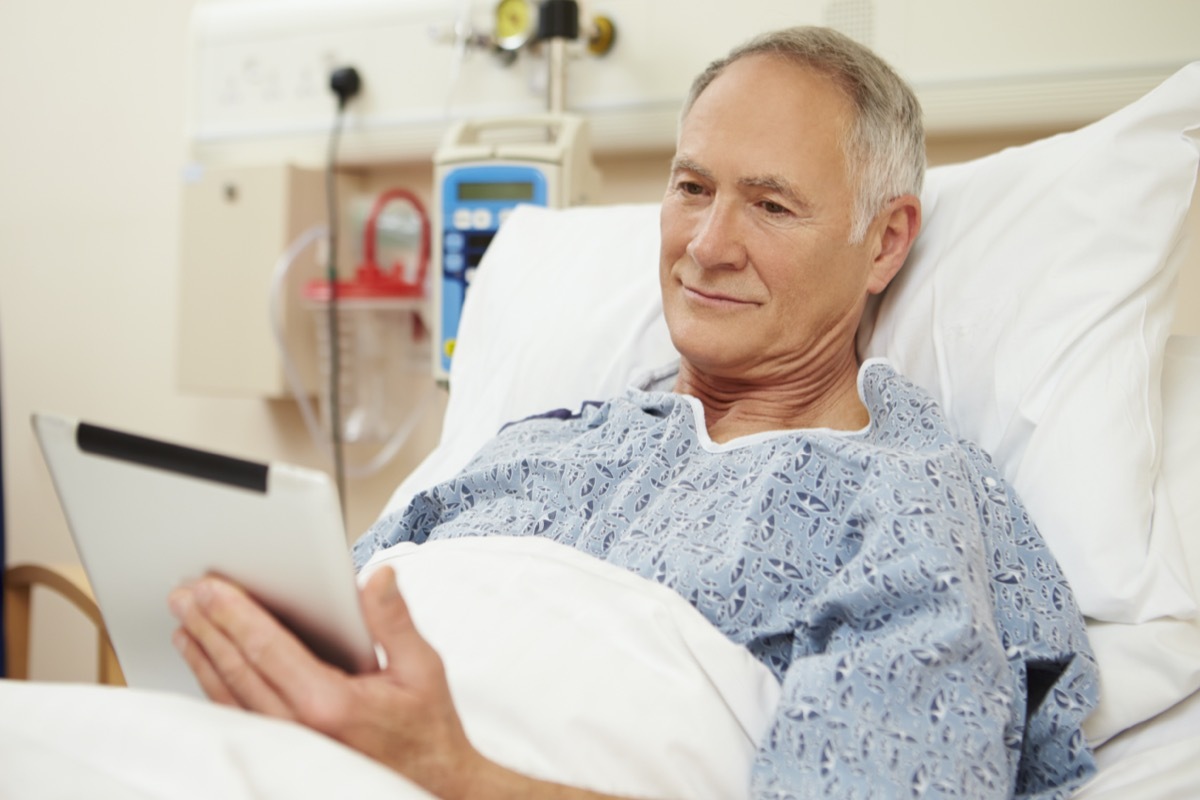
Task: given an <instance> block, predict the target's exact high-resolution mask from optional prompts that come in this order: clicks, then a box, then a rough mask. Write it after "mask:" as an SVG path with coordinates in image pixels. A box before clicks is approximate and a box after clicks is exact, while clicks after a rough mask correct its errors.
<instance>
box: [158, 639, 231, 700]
mask: <svg viewBox="0 0 1200 800" xmlns="http://www.w3.org/2000/svg"><path fill="white" fill-rule="evenodd" d="M171 643H172V644H174V645H175V649H176V650H178V651H179V655H181V656H183V660H184V661H186V662H187V665H188V668H189V669H191V671H192V674H193V675H195V676H196V681H197V682H198V683H199V684H200V688H201V689H203V690H204V694H205V695H207V696H208V699H209V700H212V701H213V702H214V703H220V704H221V705H226V706H238V707H240V706H241V703H239V702H238V701H237V698H236V697H234V696H233V693H232V692H230V691H229V687H228V686H226V685H225V682H224V681H223V680H221V676H220V675H218V674H217V670H216V668H215V667H213V665H212V662H211V661H209V660H208V654H207V653H205V652H204V648H202V647H201V646H200V645H199V644H197V643H196V640H195V639H193V638H192V637H191V634H189V633H188V632H187V630H186V629H184V628H178V629H177V630H176V631H175V633H174V635H172V637H171Z"/></svg>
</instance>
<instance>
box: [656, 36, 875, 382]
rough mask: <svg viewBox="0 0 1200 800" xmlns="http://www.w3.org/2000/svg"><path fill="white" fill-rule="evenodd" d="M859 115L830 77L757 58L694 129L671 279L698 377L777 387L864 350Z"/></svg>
mask: <svg viewBox="0 0 1200 800" xmlns="http://www.w3.org/2000/svg"><path fill="white" fill-rule="evenodd" d="M851 114H852V110H851V106H850V103H849V101H848V100H847V99H846V98H845V96H844V95H843V94H842V93H841V91H840V90H839V89H838V88H837V87H836V86H835V85H834V84H832V83H831V82H830V81H829V80H828V79H827V78H825V77H824V76H822V75H821V74H819V73H815V72H812V71H810V70H806V69H804V68H801V67H799V66H796V65H794V64H792V63H791V62H788V61H785V60H782V59H780V58H775V57H771V56H748V57H745V58H742V59H740V60H738V61H735V62H734V63H733V64H731V65H729V66H728V67H727V68H726V69H725V71H724V72H723V73H722V74H721V75H720V76H719V77H718V78H717V79H716V80H714V81H713V82H712V83H711V84H709V86H708V87H707V88H706V89H705V90H704V91H703V92H702V93H701V95H700V97H699V98H697V99H696V102H695V104H694V105H693V106H692V108H691V110H690V111H689V112H688V114H687V116H686V117H685V118H684V120H683V122H682V125H681V126H680V132H679V141H678V146H677V148H676V155H675V160H674V162H673V164H672V171H671V179H670V183H669V185H668V187H667V193H666V196H665V198H664V200H663V205H662V218H661V226H662V251H661V258H660V266H659V277H660V280H661V284H662V294H663V307H664V311H665V313H666V318H667V323H668V327H669V328H670V330H671V338H672V340H673V342H674V343H675V347H676V348H677V349H678V350H679V352H680V353H681V355H682V356H683V357H684V358H685V359H686V360H687V361H688V362H689V363H691V364H692V365H693V366H695V367H696V368H698V369H700V370H702V371H705V372H707V373H709V374H711V375H714V376H721V377H734V378H739V379H767V380H770V379H779V378H781V377H785V376H790V375H795V374H796V370H797V369H799V370H801V372H803V371H804V370H806V369H812V368H814V367H815V366H816V364H818V363H820V361H821V360H822V358H823V357H827V356H830V355H831V354H833V353H834V352H835V351H837V350H838V348H841V350H840V352H841V354H843V355H844V353H845V350H844V348H845V347H846V346H847V345H849V346H850V347H853V341H854V334H855V330H856V329H857V325H858V320H859V317H860V316H861V313H862V307H863V303H864V300H865V297H866V294H867V290H868V286H869V285H870V281H871V277H870V264H871V260H872V250H871V248H870V246H869V243H870V242H871V240H872V237H871V236H870V235H868V236H867V238H866V240H865V243H864V244H858V245H852V244H850V243H849V238H850V228H851V214H852V211H851V209H852V208H853V202H854V191H853V187H852V186H851V184H850V181H849V179H848V175H847V169H846V159H845V156H844V154H843V148H842V143H841V140H842V139H843V138H844V136H845V132H846V131H847V130H848V129H849V121H850V119H851ZM847 337H848V339H847Z"/></svg>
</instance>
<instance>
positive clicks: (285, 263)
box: [269, 225, 437, 479]
mask: <svg viewBox="0 0 1200 800" xmlns="http://www.w3.org/2000/svg"><path fill="white" fill-rule="evenodd" d="M327 236H328V228H326V227H325V226H324V225H314V226H313V227H311V228H309V229H308V230H306V231H304V232H303V233H301V234H300V235H299V236H297V237H296V238H295V240H293V241H292V243H291V244H290V245H288V247H287V249H286V250H285V251H284V252H283V253H282V254H281V255H280V256H279V258H278V259H276V261H275V268H274V270H273V271H272V273H271V291H270V297H269V305H270V307H269V316H270V320H271V332H272V333H273V334H274V335H275V343H276V345H278V347H279V354H280V358H281V360H282V362H283V374H284V377H285V378H286V379H287V382H288V385H289V386H290V387H291V390H292V395H293V396H294V397H295V398H296V404H297V405H298V406H300V416H301V417H302V418H303V420H304V427H305V428H307V429H308V433H309V436H311V437H312V440H313V443H314V444H315V445H316V446H317V449H318V451H319V452H320V453H321V455H322V456H323V457H324V458H325V459H327V460H328V459H332V458H333V453H332V451H331V449H330V443H329V439H328V438H327V437H326V436H325V433H324V431H322V430H321V423H320V422H319V421H318V420H317V415H316V412H315V411H314V410H313V406H312V403H311V402H309V399H308V392H307V390H306V389H305V387H304V383H303V381H302V380H301V379H300V373H299V371H298V370H297V369H296V364H295V362H294V361H292V358H291V353H290V351H289V350H288V347H287V340H286V337H285V335H284V329H283V297H284V293H285V287H286V286H287V276H288V274H289V273H290V272H291V270H292V266H293V265H294V264H295V262H296V259H297V258H299V257H300V254H301V253H302V252H304V250H305V249H307V248H308V247H310V246H311V245H312V244H313V243H314V242H316V241H318V240H320V239H323V238H326V237H327ZM337 346H338V343H337V342H335V341H332V340H331V341H330V347H337ZM436 394H437V386H436V385H432V384H431V385H430V387H429V388H428V389H427V390H426V391H425V393H424V395H423V396H422V397H421V399H420V401H419V402H418V403H417V404H416V406H415V407H414V408H413V411H412V413H411V414H410V415H409V417H408V419H407V420H406V421H405V423H404V424H403V425H402V426H400V428H399V429H398V430H397V431H396V432H395V433H393V434H392V436H391V438H389V439H388V440H387V441H386V442H384V444H383V446H382V447H380V449H379V451H378V452H376V453H375V455H374V456H373V457H372V458H371V459H370V460H369V461H367V462H366V463H365V464H347V465H346V468H345V471H346V477H348V478H353V479H358V478H366V477H369V476H371V475H374V474H375V473H377V472H379V470H381V469H382V468H383V467H384V465H385V464H387V463H388V462H389V461H390V460H391V459H392V458H393V457H394V456H395V455H396V453H397V452H398V451H399V450H400V448H401V447H402V446H403V445H404V442H405V441H407V440H408V437H409V436H411V435H412V432H413V430H414V429H415V428H416V426H417V423H418V422H420V420H421V419H422V418H423V417H424V416H425V413H426V411H427V410H428V409H429V405H430V403H432V402H433V398H434V396H435V395H436Z"/></svg>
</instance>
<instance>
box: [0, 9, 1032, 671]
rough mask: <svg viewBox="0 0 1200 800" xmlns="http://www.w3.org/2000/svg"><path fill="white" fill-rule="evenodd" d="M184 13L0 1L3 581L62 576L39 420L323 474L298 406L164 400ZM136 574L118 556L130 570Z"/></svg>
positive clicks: (399, 470) (385, 175)
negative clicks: (55, 415) (39, 571)
mask: <svg viewBox="0 0 1200 800" xmlns="http://www.w3.org/2000/svg"><path fill="white" fill-rule="evenodd" d="M191 6H192V2H191V1H190V0H106V1H105V2H102V3H101V2H95V0H62V2H57V3H36V2H31V1H30V0H26V2H16V1H15V0H14V1H13V2H7V3H0V98H3V101H4V108H5V112H4V124H3V126H2V127H0V347H2V351H0V363H2V367H3V393H4V394H3V410H4V420H3V422H4V426H5V428H4V434H5V435H4V452H3V458H4V467H5V477H6V480H7V487H6V489H7V496H6V499H7V503H8V529H9V533H8V543H7V544H8V558H9V562H10V563H17V562H22V561H39V562H45V561H67V562H70V561H74V560H75V554H74V550H73V547H72V545H71V543H70V539H69V537H68V534H67V530H66V526H65V522H64V519H63V517H62V514H61V512H60V511H59V508H58V504H57V502H56V500H55V497H54V495H53V490H52V487H51V485H50V482H49V478H48V476H47V473H46V469H45V467H44V465H43V463H42V460H41V456H40V454H39V453H38V452H37V449H36V445H35V443H34V441H33V438H32V435H31V431H30V427H29V424H28V418H29V415H30V413H31V412H33V411H35V410H53V411H59V412H63V413H67V414H71V415H75V416H79V417H83V418H87V419H91V420H93V421H96V422H100V423H102V424H110V425H114V426H118V427H128V428H132V429H135V430H138V431H141V432H144V433H147V434H150V435H156V436H161V437H164V438H169V439H173V440H176V441H180V442H184V443H193V444H199V445H203V446H208V447H211V448H215V449H218V450H222V451H225V452H229V453H232V454H235V455H242V456H244V457H248V458H257V459H269V458H275V459H285V460H291V461H295V462H298V463H304V464H312V465H318V466H320V465H321V462H320V459H319V458H318V457H317V455H316V453H315V452H314V448H313V447H312V446H311V444H310V443H309V441H308V439H307V434H306V433H305V431H304V429H303V427H302V425H301V424H300V421H299V416H298V414H297V413H296V410H295V408H294V407H293V406H292V404H290V403H287V402H282V401H265V400H258V399H253V398H205V397H195V396H188V395H185V394H183V393H181V392H180V391H179V390H178V389H177V388H176V380H175V369H176V358H175V345H176V336H177V334H176V325H177V318H178V311H177V309H178V304H177V297H176V292H177V286H178V274H177V267H178V249H177V241H178V235H179V227H180V226H179V205H180V204H179V194H180V168H181V165H182V163H183V157H184V151H185V149H184V145H185V143H184V138H183V137H184V127H183V120H184V97H185V58H186V52H185V34H186V30H187V23H188V15H189V12H190V9H191ZM1034 135H1036V134H1033V133H1030V134H1028V135H1025V136H1010V137H1004V138H999V139H993V138H986V137H983V138H980V137H974V138H970V139H960V140H946V141H941V142H934V143H933V150H932V160H933V161H934V162H935V163H938V162H943V161H952V160H959V159H962V158H967V157H971V156H974V155H977V154H980V153H983V152H988V151H989V150H992V149H995V148H996V147H998V146H1001V145H1004V144H1009V143H1012V142H1014V141H1020V140H1023V139H1028V138H1031V137H1032V136H1034ZM669 156H670V154H669V153H665V152H663V153H651V154H644V155H638V156H628V157H623V158H620V159H614V158H609V159H603V160H601V162H600V166H601V168H602V170H603V173H604V184H603V191H602V195H601V200H602V201H604V202H621V201H651V200H656V199H658V197H659V196H660V194H661V191H662V188H663V186H664V181H665V176H666V165H667V161H668V159H669ZM430 174H431V170H430V169H429V168H427V167H408V168H397V169H391V170H385V171H381V172H379V173H378V174H377V175H374V176H372V179H371V183H372V184H379V185H384V184H398V185H407V186H410V187H412V188H415V189H417V190H418V191H420V192H421V193H422V194H424V195H425V196H426V197H428V195H429V181H430ZM264 313H265V312H264ZM230 357H231V358H232V357H236V354H232V353H231V354H230ZM438 416H439V415H438V414H437V413H435V414H433V415H431V417H430V419H429V420H428V421H427V423H426V424H425V425H424V427H423V428H422V430H421V431H419V433H418V435H417V436H416V437H415V438H414V440H413V441H412V442H411V443H410V444H409V446H407V447H406V449H405V451H404V452H403V453H402V454H401V456H400V458H399V459H398V460H397V461H396V462H395V463H394V464H392V465H391V466H390V467H389V468H388V469H387V470H386V471H385V472H384V473H383V474H381V475H379V476H377V477H375V478H372V479H370V480H367V481H364V482H360V483H354V484H351V486H350V487H349V488H350V491H349V514H348V516H349V532H350V534H351V535H354V534H356V533H357V532H358V531H360V530H361V529H363V528H364V527H365V526H366V525H367V524H368V523H369V522H370V521H371V520H372V519H373V518H374V516H375V514H376V513H377V512H378V510H379V509H380V508H381V507H382V505H383V503H384V502H385V501H386V499H387V496H388V494H389V493H390V491H391V490H392V488H394V486H395V485H396V484H397V483H398V482H399V480H400V479H401V478H402V477H403V475H404V474H405V473H406V472H407V471H408V470H409V469H411V467H412V466H413V465H414V464H415V463H416V461H417V460H418V459H419V458H420V457H421V455H422V454H423V453H424V452H426V451H427V449H428V448H430V447H432V445H433V443H434V442H435V441H436V436H437V434H438V427H439V426H438V423H437V421H436V419H437V417H438ZM164 535H170V532H169V531H165V532H164ZM136 558H137V556H136V554H132V553H131V554H130V561H131V568H133V566H134V565H135V564H136ZM36 602H37V612H36V615H35V621H34V625H35V629H34V635H35V641H34V653H33V676H34V677H35V678H41V679H50V680H88V679H90V678H91V676H92V674H93V666H92V662H93V655H92V654H93V640H92V638H91V632H90V629H89V628H88V627H87V626H86V625H85V624H83V622H82V621H81V620H79V619H78V618H77V617H75V616H73V615H72V614H71V613H69V611H68V610H67V609H66V608H64V607H63V605H62V604H61V603H60V602H59V601H57V600H56V599H55V598H53V597H50V596H39V597H38V598H37V599H36Z"/></svg>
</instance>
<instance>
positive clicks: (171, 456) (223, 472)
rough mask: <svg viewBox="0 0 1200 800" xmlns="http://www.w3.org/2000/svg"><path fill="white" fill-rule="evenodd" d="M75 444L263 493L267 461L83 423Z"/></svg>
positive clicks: (102, 452)
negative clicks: (209, 450)
mask: <svg viewBox="0 0 1200 800" xmlns="http://www.w3.org/2000/svg"><path fill="white" fill-rule="evenodd" d="M75 443H76V444H77V445H78V446H79V449H80V450H83V451H84V452H85V453H92V454H94V455H99V456H106V457H108V458H116V459H120V460H122V461H129V462H132V463H134V464H141V465H142V466H146V467H153V468H154V469H163V470H168V471H170V472H177V473H179V474H182V475H189V476H191V477H193V478H200V479H202V480H206V481H215V482H216V483H223V484H226V485H228V486H236V487H238V488H241V489H249V490H251V491H255V492H261V493H262V494H266V492H267V471H268V469H269V466H268V465H267V464H260V463H257V462H254V461H244V460H242V459H240V458H233V457H231V456H223V455H220V454H218V453H209V452H205V451H203V450H195V449H193V448H190V447H183V446H182V445H177V444H170V443H169V442H160V441H158V440H156V439H148V438H146V437H144V436H134V435H133V434H130V433H124V432H122V431H114V430H112V429H110V428H102V427H100V426H99V425H91V424H89V423H87V422H80V423H79V425H78V427H76V429H75Z"/></svg>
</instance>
